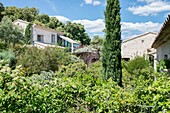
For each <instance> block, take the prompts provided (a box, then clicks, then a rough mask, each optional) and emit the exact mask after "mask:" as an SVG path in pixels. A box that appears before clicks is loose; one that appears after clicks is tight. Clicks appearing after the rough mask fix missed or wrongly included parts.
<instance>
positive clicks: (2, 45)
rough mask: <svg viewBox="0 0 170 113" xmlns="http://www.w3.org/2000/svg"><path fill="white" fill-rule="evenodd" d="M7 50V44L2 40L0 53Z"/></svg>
mask: <svg viewBox="0 0 170 113" xmlns="http://www.w3.org/2000/svg"><path fill="white" fill-rule="evenodd" d="M5 49H6V45H5V43H3V42H2V41H1V40H0V51H2V50H5Z"/></svg>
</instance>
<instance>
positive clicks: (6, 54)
mask: <svg viewBox="0 0 170 113" xmlns="http://www.w3.org/2000/svg"><path fill="white" fill-rule="evenodd" d="M0 60H5V62H7V64H9V66H10V67H14V66H15V64H16V58H15V53H14V52H12V51H11V50H8V51H2V52H0Z"/></svg>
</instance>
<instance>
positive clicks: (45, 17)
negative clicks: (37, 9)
mask: <svg viewBox="0 0 170 113" xmlns="http://www.w3.org/2000/svg"><path fill="white" fill-rule="evenodd" d="M36 20H38V21H39V22H41V23H43V24H47V23H48V22H49V21H50V17H49V16H48V15H46V14H41V15H37V17H36Z"/></svg>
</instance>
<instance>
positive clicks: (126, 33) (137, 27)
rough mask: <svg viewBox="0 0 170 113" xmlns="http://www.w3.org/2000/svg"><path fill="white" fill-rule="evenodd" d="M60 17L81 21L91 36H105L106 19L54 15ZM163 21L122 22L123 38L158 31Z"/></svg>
mask: <svg viewBox="0 0 170 113" xmlns="http://www.w3.org/2000/svg"><path fill="white" fill-rule="evenodd" d="M54 17H56V18H58V19H59V20H60V21H62V22H67V21H71V22H74V23H81V24H82V25H84V27H85V30H86V31H87V33H89V34H90V35H91V36H93V35H95V34H101V35H103V36H104V33H103V30H104V29H105V23H104V19H96V20H88V19H82V20H70V19H69V18H66V17H64V16H58V15H57V16H54ZM161 26H162V25H161V23H154V22H151V21H149V22H140V23H139V22H136V23H133V22H121V31H122V39H127V38H130V37H133V36H136V35H139V34H142V33H145V32H158V31H159V30H160V27H161Z"/></svg>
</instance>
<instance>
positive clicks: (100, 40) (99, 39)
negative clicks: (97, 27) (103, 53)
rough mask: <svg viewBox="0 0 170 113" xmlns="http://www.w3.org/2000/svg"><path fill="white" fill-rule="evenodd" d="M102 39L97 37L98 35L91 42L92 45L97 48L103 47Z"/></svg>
mask: <svg viewBox="0 0 170 113" xmlns="http://www.w3.org/2000/svg"><path fill="white" fill-rule="evenodd" d="M103 42H104V39H103V38H101V37H99V36H98V35H95V36H94V37H93V39H92V41H91V44H92V45H97V46H101V45H103Z"/></svg>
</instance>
